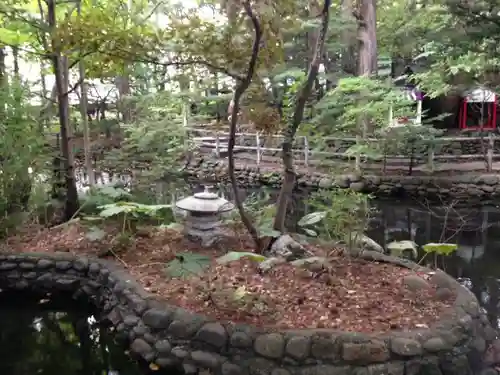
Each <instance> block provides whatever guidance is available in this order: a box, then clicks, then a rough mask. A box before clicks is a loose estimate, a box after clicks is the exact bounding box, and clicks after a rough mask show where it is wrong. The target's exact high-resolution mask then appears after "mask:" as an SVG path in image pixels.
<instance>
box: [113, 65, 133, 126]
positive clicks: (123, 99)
mask: <svg viewBox="0 0 500 375" xmlns="http://www.w3.org/2000/svg"><path fill="white" fill-rule="evenodd" d="M116 86H117V88H118V98H119V99H118V100H119V101H120V112H121V115H122V121H123V122H124V123H125V124H128V123H130V121H131V119H132V113H131V110H130V103H127V96H129V95H130V77H129V75H128V74H124V75H122V76H120V77H117V79H116Z"/></svg>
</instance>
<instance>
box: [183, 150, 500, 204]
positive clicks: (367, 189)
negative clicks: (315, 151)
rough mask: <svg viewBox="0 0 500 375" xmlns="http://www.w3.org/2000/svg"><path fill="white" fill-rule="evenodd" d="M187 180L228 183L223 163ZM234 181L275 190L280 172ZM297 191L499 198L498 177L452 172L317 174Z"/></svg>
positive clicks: (193, 172) (202, 167)
mask: <svg viewBox="0 0 500 375" xmlns="http://www.w3.org/2000/svg"><path fill="white" fill-rule="evenodd" d="M185 173H186V174H187V176H189V177H191V178H196V179H197V180H198V181H199V180H202V181H210V182H220V181H228V176H227V166H226V163H225V162H224V161H221V160H216V161H210V160H208V161H204V162H202V163H192V164H191V165H188V166H187V167H186V169H185ZM236 174H237V179H238V181H239V182H240V183H241V185H246V186H248V185H254V186H255V185H267V186H271V187H276V188H279V187H280V186H281V180H282V172H281V171H279V170H278V171H277V170H272V169H269V168H267V169H260V168H258V167H257V166H254V165H251V166H248V167H236ZM297 187H299V188H314V189H317V188H326V189H329V188H334V187H339V188H342V189H347V188H350V189H352V190H354V191H358V192H364V193H372V194H374V195H375V196H379V197H384V196H386V197H390V196H398V197H403V196H407V197H428V198H431V199H432V198H436V197H438V196H439V197H440V198H445V199H446V198H450V199H455V200H458V201H464V202H468V203H470V201H471V199H472V200H476V201H481V202H484V201H485V200H493V199H498V198H500V176H499V175H498V174H477V175H464V174H463V172H456V175H455V176H453V177H451V176H450V177H432V176H396V175H393V176H390V175H387V176H373V175H366V176H360V175H356V174H355V173H350V174H344V175H338V176H336V177H335V178H332V177H331V176H326V175H324V174H320V173H299V174H298V176H297Z"/></svg>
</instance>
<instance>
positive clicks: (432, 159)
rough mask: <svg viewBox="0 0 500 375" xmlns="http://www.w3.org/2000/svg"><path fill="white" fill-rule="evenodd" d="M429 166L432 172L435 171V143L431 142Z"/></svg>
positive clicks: (428, 148) (428, 156)
mask: <svg viewBox="0 0 500 375" xmlns="http://www.w3.org/2000/svg"><path fill="white" fill-rule="evenodd" d="M427 168H428V169H429V171H430V172H434V143H429V144H428V146H427Z"/></svg>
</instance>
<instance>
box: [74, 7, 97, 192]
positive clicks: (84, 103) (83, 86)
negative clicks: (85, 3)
mask: <svg viewBox="0 0 500 375" xmlns="http://www.w3.org/2000/svg"><path fill="white" fill-rule="evenodd" d="M80 15H81V3H79V4H78V16H80ZM78 65H79V66H78V68H79V70H80V81H81V83H80V93H81V96H80V112H81V115H82V126H83V150H84V155H85V156H84V157H85V170H86V172H87V176H88V179H89V185H90V186H94V185H95V175H94V169H93V168H92V155H91V154H90V134H89V133H90V131H89V116H88V100H89V99H88V95H87V91H88V88H87V83H86V82H85V63H84V62H83V59H81V60H80V63H79V64H78Z"/></svg>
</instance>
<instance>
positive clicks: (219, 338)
mask: <svg viewBox="0 0 500 375" xmlns="http://www.w3.org/2000/svg"><path fill="white" fill-rule="evenodd" d="M195 339H196V340H199V341H203V342H205V343H207V344H210V345H212V346H215V347H217V348H224V347H225V346H226V343H227V340H228V337H227V332H226V329H225V328H224V327H223V326H222V324H220V323H206V324H204V325H203V326H202V327H201V328H200V329H199V330H198V332H197V333H196V335H195Z"/></svg>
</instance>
